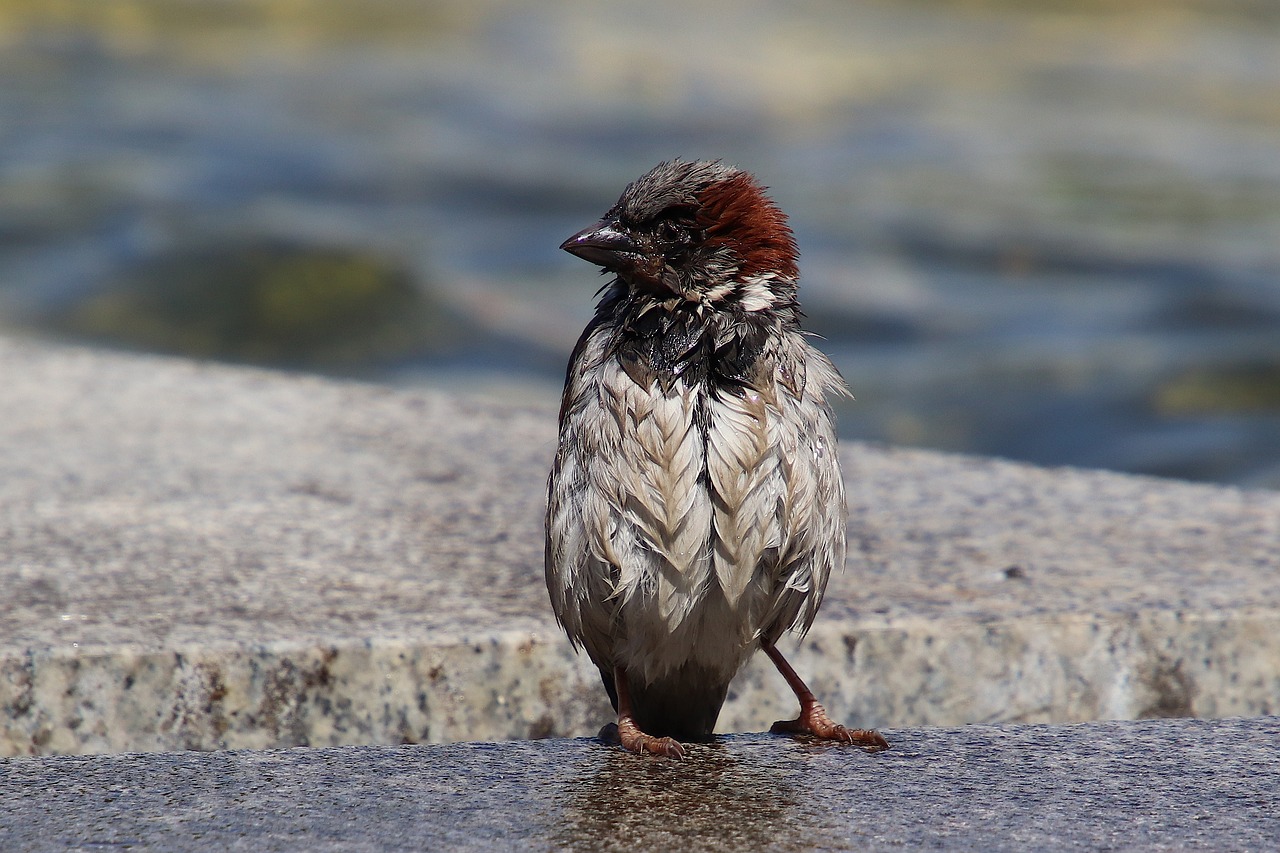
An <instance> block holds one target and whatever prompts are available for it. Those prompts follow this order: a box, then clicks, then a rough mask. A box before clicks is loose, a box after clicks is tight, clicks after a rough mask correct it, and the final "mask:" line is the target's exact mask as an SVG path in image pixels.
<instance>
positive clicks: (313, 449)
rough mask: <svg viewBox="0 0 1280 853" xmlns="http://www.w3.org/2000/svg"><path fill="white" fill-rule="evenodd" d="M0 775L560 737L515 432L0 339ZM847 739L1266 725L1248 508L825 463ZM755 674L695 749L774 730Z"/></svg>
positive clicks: (478, 416) (1279, 506)
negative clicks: (111, 757)
mask: <svg viewBox="0 0 1280 853" xmlns="http://www.w3.org/2000/svg"><path fill="white" fill-rule="evenodd" d="M0 376H3V378H4V381H3V382H0V411H3V412H5V417H4V418H3V419H2V420H0V507H3V509H4V512H3V515H0V542H2V543H3V544H4V549H3V552H0V589H3V590H5V595H4V596H2V597H0V637H2V638H3V639H0V755H14V754H30V753H51V752H57V753H77V752H101V751H135V750H173V749H188V748H192V749H215V748H227V747H235V748H265V747H279V746H290V745H303V744H305V745H312V746H325V745H339V744H350V743H402V742H422V741H434V742H441V741H455V740H477V739H490V738H493V739H497V738H526V737H531V736H564V735H586V734H590V733H593V732H594V731H595V730H596V729H597V728H598V727H599V725H600V723H601V722H602V721H603V720H604V719H606V718H607V716H608V711H607V706H606V704H605V701H604V696H603V691H602V690H601V689H600V687H599V686H598V682H597V680H596V676H595V674H594V672H593V671H592V669H591V667H590V665H589V664H588V663H587V662H586V661H585V660H583V659H582V658H581V657H575V656H574V655H573V654H572V652H571V651H570V650H569V648H568V645H567V643H566V642H565V641H564V639H563V637H562V635H561V634H560V632H559V631H558V629H557V628H556V626H555V625H554V623H553V621H552V619H551V615H550V612H549V606H548V605H547V603H546V595H545V590H544V588H543V586H542V579H541V573H542V567H541V563H542V534H541V519H540V514H541V510H542V505H543V497H542V490H543V483H544V478H545V472H546V470H547V467H548V464H549V460H550V456H551V452H552V448H553V445H554V410H553V408H552V402H551V401H549V402H548V405H547V406H546V407H543V408H529V407H519V406H509V405H503V404H501V403H498V402H493V401H484V400H473V399H467V398H462V397H455V396H447V395H441V394H431V393H413V392H401V391H393V390H390V389H386V388H381V387H375V386H368V385H361V384H357V383H346V382H336V381H330V380H324V379H319V378H315V377H304V376H293V375H287V374H278V373H271V372H267V371H258V370H249V369H240V368H231V367H226V366H219V365H208V364H196V363H191V362H183V361H177V360H170V359H162V358H152V357H143V356H125V355H120V354H109V353H102V352H95V351H92V350H83V349H72V348H60V347H51V346H47V345H43V344H36V343H31V342H25V341H15V340H8V339H3V338H0ZM842 452H843V456H844V460H845V468H846V475H847V478H848V490H849V504H850V513H851V520H850V538H851V548H850V560H849V564H848V566H847V567H846V570H845V571H844V572H843V573H842V574H840V575H839V576H838V577H835V578H833V580H832V583H831V586H830V587H829V589H828V595H827V600H826V603H825V605H824V608H823V611H822V613H821V614H820V615H819V618H818V622H817V624H816V625H815V628H814V630H813V632H812V633H811V634H810V635H809V636H808V638H806V640H805V641H804V643H803V644H802V645H801V646H800V647H799V649H798V651H797V652H796V654H795V656H794V662H795V663H796V665H797V667H798V668H799V669H800V670H801V672H802V673H804V674H805V675H806V676H808V677H809V678H810V680H811V683H812V684H813V686H814V687H815V689H816V690H817V691H818V692H819V694H820V695H821V696H822V697H823V698H824V700H825V701H826V702H827V704H828V707H829V708H830V709H831V710H832V711H833V712H834V713H835V714H836V715H837V716H838V717H840V718H842V719H845V720H848V721H850V722H854V723H857V724H858V725H874V726H881V727H885V726H902V725H921V724H934V725H952V724H960V723H965V722H1011V721H1021V722H1053V721H1058V722H1063V721H1073V720H1085V719H1097V718H1123V717H1135V716H1151V715H1199V716H1222V715H1230V714H1241V715H1256V714H1266V713H1274V712H1275V711H1276V710H1277V709H1278V708H1280V630H1277V628H1278V627H1280V585H1277V584H1275V582H1274V578H1275V577H1276V576H1277V572H1278V571H1280V549H1277V548H1276V543H1277V542H1280V494H1277V493H1274V492H1265V491H1253V492H1250V491H1242V490H1238V489H1231V488H1219V487H1213V486H1203V485H1192V484H1187V483H1178V482H1172V481H1162V480H1155V479H1148V478H1138V477H1127V476H1123V475H1118V474H1110V473H1105V472H1097V471H1076V470H1044V469H1037V468H1034V467H1031V466H1027V465H1019V464H1014V463H1009V462H1002V461H998V460H989V459H975V458H966V457H956V456H948V455H943V454H936V453H929V452H924V451H907V450H889V449H884V448H877V447H871V446H867V445H862V444H858V443H846V444H845V445H844V446H843V450H842ZM790 703H791V700H790V699H789V696H788V694H787V691H786V689H785V687H784V686H783V685H782V683H781V681H780V679H778V678H777V676H776V675H775V674H773V673H772V671H771V670H770V669H769V668H768V666H767V665H765V664H762V663H761V662H759V661H756V662H753V664H752V665H751V666H749V667H748V668H747V669H746V670H745V671H744V672H743V674H742V675H741V676H740V678H739V679H738V681H737V682H735V685H734V688H733V691H732V694H731V700H730V702H729V703H728V705H727V706H726V709H725V714H724V716H723V718H722V721H721V729H722V730H726V731H745V730H760V729H763V728H766V727H767V726H768V724H769V722H770V721H771V720H773V719H776V718H778V717H782V716H785V715H790V713H791V712H792V711H793V708H792V707H791V704H790Z"/></svg>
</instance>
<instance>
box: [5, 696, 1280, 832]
mask: <svg viewBox="0 0 1280 853" xmlns="http://www.w3.org/2000/svg"><path fill="white" fill-rule="evenodd" d="M886 734H887V735H888V736H889V739H890V740H891V742H892V744H893V746H892V748H891V749H890V750H888V751H887V752H881V753H876V754H870V753H866V752H862V751H860V750H857V749H855V748H852V747H840V746H834V745H830V744H808V743H800V742H796V741H792V740H790V739H787V738H781V737H771V736H769V735H732V736H727V737H722V738H720V739H719V741H718V742H717V743H714V744H710V745H706V746H694V747H693V748H692V749H691V750H690V755H689V757H688V758H687V759H686V760H685V761H683V762H673V761H669V760H666V759H653V758H647V757H639V756H634V755H629V754H627V753H624V752H622V751H621V750H619V749H617V748H615V747H609V746H604V745H602V744H599V743H597V742H595V741H590V740H559V739H557V740H543V741H535V742H510V743H497V744H495V743H466V744H452V745H444V746H403V747H340V748H332V749H319V750H317V749H293V750H285V751H272V752H252V751H244V752H215V753H197V752H185V753H153V754H132V755H112V756H55V757H41V758H15V759H7V760H3V761H0V801H3V802H4V803H5V808H4V810H3V812H2V813H0V848H3V849H6V850H10V849H12V850H17V849H21V850H32V851H40V850H67V849H73V848H74V849H83V848H89V847H92V848H95V849H99V848H106V847H110V848H120V847H141V848H148V849H149V848H157V849H165V850H227V849H252V850H286V849H297V848H299V847H302V846H305V847H306V848H307V849H308V850H402V849H403V850H445V849H449V850H513V849H520V850H534V851H537V850H780V851H787V850H810V849H824V850H902V849H929V850H983V851H987V850H1049V851H1056V850H1081V849H1084V850H1126V849H1176V850H1193V849H1204V850H1214V851H1234V850H1247V851H1253V850H1268V849H1275V848H1276V847H1277V846H1280V763H1277V761H1276V743H1277V742H1278V741H1280V719H1278V718H1275V717H1268V718H1254V719H1229V720H1218V721H1203V720H1147V721H1140V722H1110V723H1089V724H1084V725H1074V726H1000V727H988V726H970V727H965V728H955V729H928V728H914V729H900V730H891V731H887V732H886Z"/></svg>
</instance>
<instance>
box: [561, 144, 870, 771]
mask: <svg viewBox="0 0 1280 853" xmlns="http://www.w3.org/2000/svg"><path fill="white" fill-rule="evenodd" d="M561 248H562V249H564V250H565V251H568V252H570V253H572V254H574V255H576V256H578V257H580V258H582V259H583V260H586V261H590V262H591V263H593V264H596V265H598V266H600V267H601V268H602V269H603V271H604V272H606V273H612V274H613V275H614V276H615V277H614V278H613V280H612V281H610V282H609V283H608V284H607V285H606V286H605V287H604V288H603V296H602V297H601V299H600V303H599V305H598V306H597V308H596V313H595V317H594V318H593V319H592V320H591V322H590V323H589V324H588V325H587V328H586V329H585V330H584V331H583V333H582V337H581V339H580V340H579V341H578V344H577V347H576V348H575V349H574V351H573V355H572V357H571V358H570V360H569V367H568V371H567V376H566V379H565V387H564V395H563V398H562V400H561V408H560V443H559V448H558V450H557V453H556V457H555V463H554V466H553V468H552V471H551V477H550V481H549V484H548V490H547V491H548V494H547V517H546V532H547V541H546V579H547V588H548V590H549V591H550V593H551V603H552V607H553V609H554V610H555V614H556V618H557V619H558V620H559V622H560V624H561V625H562V626H563V627H564V629H565V631H566V632H567V633H568V635H569V639H570V640H571V641H572V642H573V643H574V645H575V646H581V647H582V648H584V649H586V651H587V654H588V655H590V657H591V660H592V661H594V662H595V664H596V666H597V667H599V669H600V677H601V678H602V679H603V681H604V686H605V689H606V690H607V691H608V692H609V698H610V700H612V702H613V707H614V709H615V710H616V711H617V713H618V720H617V735H616V736H617V738H618V740H619V741H620V742H621V744H622V745H623V746H624V747H625V748H627V749H629V750H632V751H634V752H639V753H646V752H647V753H655V754H658V755H667V756H671V757H682V756H683V755H684V747H683V746H682V745H681V743H680V741H682V740H684V741H690V740H706V739H708V738H709V737H710V736H711V734H712V731H713V729H714V728H715V723H716V718H717V717H718V716H719V713H720V708H721V706H722V705H723V704H724V700H725V695H726V693H727V692H728V689H729V682H730V681H731V680H732V679H733V677H734V675H735V674H736V673H737V672H738V670H739V668H740V667H741V666H742V664H743V663H744V662H745V661H746V660H747V659H748V658H749V657H750V656H751V655H753V654H754V653H755V652H756V651H757V650H758V649H763V650H764V652H765V654H767V655H768V656H769V658H770V659H771V660H772V661H773V663H774V664H775V665H776V666H777V668H778V670H779V671H780V672H781V673H782V675H783V677H784V678H785V679H786V680H787V683H788V684H789V685H790V686H791V689H792V690H793V691H794V692H795V694H796V697H797V698H798V699H799V700H800V714H799V716H798V717H797V718H796V719H794V720H786V721H781V722H778V723H775V724H774V726H773V731H775V732H793V733H805V734H809V735H813V736H816V737H819V738H824V739H830V740H836V741H844V742H847V743H856V744H859V745H862V746H866V747H869V748H885V747H887V746H888V743H887V742H886V741H885V740H884V738H883V737H881V736H880V734H879V733H877V732H875V731H868V730H863V729H849V728H846V727H845V726H842V725H839V724H837V723H835V722H833V721H832V720H831V719H830V718H829V717H828V716H827V713H826V711H825V710H824V709H823V707H822V705H821V704H819V702H818V700H817V699H816V698H815V697H814V695H813V693H812V692H811V691H810V690H809V688H808V687H806V686H805V684H804V682H803V681H802V680H801V679H800V677H799V676H798V675H797V674H796V672H795V671H794V670H793V669H792V668H791V666H790V665H789V664H788V663H787V661H786V660H785V659H784V658H783V656H782V654H781V653H780V652H779V651H778V649H777V647H776V645H775V643H776V642H777V640H778V638H779V637H780V636H781V635H782V633H783V632H784V631H786V630H788V629H794V630H796V631H798V632H800V633H801V634H803V633H804V632H805V631H807V630H808V629H809V626H810V625H811V624H812V623H813V619H814V617H815V616H816V615H817V612H818V607H819V605H820V604H821V602H822V595H823V591H824V589H825V588H826V584H827V578H828V576H829V575H830V574H831V570H832V569H833V568H836V567H840V566H842V565H843V564H844V557H845V501H844V485H843V480H842V478H841V474H840V460H839V456H838V455H837V452H836V436H835V428H834V424H833V420H832V414H831V408H830V406H829V405H828V402H827V397H828V396H829V395H832V394H845V395H847V394H848V389H847V387H846V386H845V383H844V380H843V379H842V378H841V377H840V374H839V373H838V372H837V370H836V368H835V367H834V366H833V365H832V364H831V362H830V360H828V359H827V357H826V356H825V355H823V354H822V353H821V352H819V351H818V350H817V349H815V348H814V347H813V346H812V345H810V343H809V341H808V338H807V337H806V335H805V333H804V332H803V331H802V330H801V328H800V318H801V312H800V306H799V303H798V302H797V300H796V288H797V277H798V268H797V266H796V257H797V251H796V244H795V240H794V238H793V237H792V234H791V229H790V227H789V226H788V224H787V219H786V216H785V215H784V214H783V213H782V211H781V210H779V209H778V207H777V206H776V205H775V204H774V203H773V202H772V201H771V200H770V199H769V197H768V196H767V195H766V194H765V191H764V188H763V187H761V186H760V184H759V183H757V181H756V180H755V178H754V177H753V176H752V175H751V174H749V173H747V172H744V171H742V170H740V169H736V168H733V167H731V166H728V165H724V164H723V163H720V162H718V161H716V162H705V161H704V162H683V161H680V160H672V161H669V162H665V163H661V164H659V165H658V166H656V167H655V168H654V169H652V170H651V171H650V172H648V173H647V174H645V175H644V176H642V177H640V178H639V179H637V180H636V181H634V182H632V183H631V184H630V185H628V186H627V188H626V189H625V190H623V193H622V197H621V198H619V199H618V202H617V203H616V204H615V205H614V206H613V207H612V208H610V210H609V211H608V213H606V214H605V216H604V218H603V219H601V220H600V221H599V222H597V223H596V224H595V225H592V226H591V227H589V228H587V229H585V230H583V231H581V232H579V233H578V234H575V235H574V236H572V237H570V238H569V239H568V240H566V241H565V242H564V244H563V245H562V246H561Z"/></svg>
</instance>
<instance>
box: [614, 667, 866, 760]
mask: <svg viewBox="0 0 1280 853" xmlns="http://www.w3.org/2000/svg"><path fill="white" fill-rule="evenodd" d="M763 648H764V653H765V654H767V655H768V656H769V660H771V661H773V665H774V666H776V667H777V668H778V672H780V673H782V677H783V678H785V679H786V680H787V685H788V686H789V687H790V688H791V690H792V692H793V693H795V694H796V698H797V699H799V700H800V716H798V717H796V718H795V719H794V720H779V721H778V722H776V723H774V724H773V728H771V729H770V730H769V731H771V732H774V733H775V734H810V735H814V736H815V737H819V738H822V739H823V740H838V741H841V742H843V743H856V744H857V745H858V746H865V747H867V748H869V749H888V748H889V742H888V741H887V740H885V739H884V736H883V735H881V734H880V733H879V732H877V731H874V730H871V729H849V728H845V727H844V726H842V725H840V724H839V723H836V722H833V721H832V720H831V718H830V717H828V716H827V709H826V708H823V707H822V703H821V702H819V701H818V698H817V697H816V696H814V695H813V691H812V690H810V689H809V687H808V685H806V684H805V683H804V681H802V680H801V678H800V676H798V675H796V671H795V670H794V669H792V668H791V664H789V663H787V659H786V658H784V657H783V656H782V652H780V651H778V648H777V646H775V645H773V644H772V643H767V644H765V645H764V646H763ZM618 707H619V708H621V707H622V706H621V705H619V706H618Z"/></svg>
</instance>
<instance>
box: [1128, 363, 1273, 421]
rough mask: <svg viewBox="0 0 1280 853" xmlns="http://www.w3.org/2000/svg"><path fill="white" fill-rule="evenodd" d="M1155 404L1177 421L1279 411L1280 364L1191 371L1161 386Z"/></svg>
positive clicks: (1203, 368)
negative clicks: (1198, 416)
mask: <svg viewBox="0 0 1280 853" xmlns="http://www.w3.org/2000/svg"><path fill="white" fill-rule="evenodd" d="M1152 404H1153V407H1154V408H1155V409H1156V411H1157V412H1159V413H1160V414H1162V415H1166V416H1174V417H1176V416H1189V415H1209V414H1230V413H1238V412H1258V411H1269V410H1280V361H1273V362H1262V361H1258V362H1248V363H1245V364H1236V365H1227V366H1221V367H1201V368H1195V369H1193V370H1189V371H1187V372H1185V373H1183V374H1180V375H1178V376H1175V377H1173V378H1172V379H1169V380H1167V381H1166V382H1164V383H1162V384H1161V385H1160V386H1159V387H1158V388H1157V389H1156V391H1155V393H1154V395H1153V399H1152Z"/></svg>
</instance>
